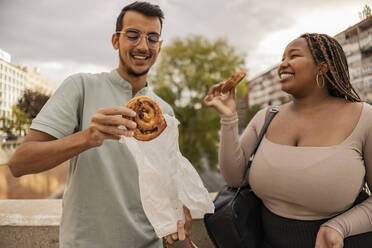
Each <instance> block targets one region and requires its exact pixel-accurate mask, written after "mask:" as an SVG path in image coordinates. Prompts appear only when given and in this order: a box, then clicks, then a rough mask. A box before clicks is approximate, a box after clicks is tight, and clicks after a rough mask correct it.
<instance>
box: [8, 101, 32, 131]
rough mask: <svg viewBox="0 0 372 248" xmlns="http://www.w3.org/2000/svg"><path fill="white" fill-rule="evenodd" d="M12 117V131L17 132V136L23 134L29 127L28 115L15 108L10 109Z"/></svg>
mask: <svg viewBox="0 0 372 248" xmlns="http://www.w3.org/2000/svg"><path fill="white" fill-rule="evenodd" d="M12 117H13V122H14V129H15V130H16V131H17V132H18V135H22V134H25V133H26V131H27V130H28V128H29V126H30V125H31V121H32V119H31V118H30V116H29V115H28V114H26V113H25V112H23V111H22V110H20V109H19V108H17V107H16V106H13V107H12Z"/></svg>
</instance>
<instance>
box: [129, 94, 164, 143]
mask: <svg viewBox="0 0 372 248" xmlns="http://www.w3.org/2000/svg"><path fill="white" fill-rule="evenodd" d="M125 107H127V108H130V109H132V110H134V111H135V112H136V113H137V115H136V116H135V117H132V118H131V119H132V120H133V121H135V122H136V123H137V127H136V128H135V129H134V130H133V131H134V138H136V139H137V140H142V141H148V140H152V139H154V138H156V137H158V136H159V135H160V134H161V133H162V132H163V130H164V129H165V128H166V127H167V123H166V121H165V119H164V116H163V113H162V111H161V109H160V107H159V105H158V104H157V103H156V102H155V101H154V100H153V99H151V98H150V97H147V96H138V97H135V98H133V99H131V100H130V101H129V102H128V103H127V104H125Z"/></svg>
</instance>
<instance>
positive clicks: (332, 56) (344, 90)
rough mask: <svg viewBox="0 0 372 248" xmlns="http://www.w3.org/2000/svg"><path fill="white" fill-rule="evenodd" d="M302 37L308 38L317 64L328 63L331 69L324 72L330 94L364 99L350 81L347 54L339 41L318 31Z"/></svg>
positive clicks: (355, 100) (353, 99) (357, 100)
mask: <svg viewBox="0 0 372 248" xmlns="http://www.w3.org/2000/svg"><path fill="white" fill-rule="evenodd" d="M300 38H305V39H306V41H307V44H308V46H309V48H310V51H311V54H312V55H313V59H314V61H315V64H317V65H318V64H319V63H321V62H325V63H327V65H328V68H329V70H328V71H327V72H326V73H325V74H324V80H325V83H326V85H327V88H328V92H329V94H330V95H332V96H335V97H342V98H346V99H347V100H349V101H352V102H360V101H362V100H361V99H360V97H359V95H358V93H356V91H355V89H354V88H353V86H352V85H351V83H350V76H349V69H348V66H347V60H346V56H345V53H344V50H343V49H342V47H341V45H340V44H339V43H338V41H337V40H336V39H334V38H332V37H330V36H328V35H326V34H317V33H306V34H303V35H301V36H300Z"/></svg>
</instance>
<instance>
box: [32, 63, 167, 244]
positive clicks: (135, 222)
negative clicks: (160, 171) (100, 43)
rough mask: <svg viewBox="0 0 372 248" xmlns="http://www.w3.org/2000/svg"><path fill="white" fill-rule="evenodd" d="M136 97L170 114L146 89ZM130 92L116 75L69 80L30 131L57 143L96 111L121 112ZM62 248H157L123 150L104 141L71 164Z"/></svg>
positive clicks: (129, 160) (135, 176) (122, 146)
mask: <svg viewBox="0 0 372 248" xmlns="http://www.w3.org/2000/svg"><path fill="white" fill-rule="evenodd" d="M137 95H146V96H149V97H152V98H153V99H155V100H156V101H157V102H158V103H159V105H160V107H161V108H162V111H163V112H164V113H167V114H170V115H174V114H173V110H172V108H171V107H170V106H169V105H168V104H167V103H166V102H164V101H163V100H162V99H160V98H159V97H158V96H156V95H155V93H154V92H153V91H152V90H151V89H150V88H149V87H145V88H143V89H141V90H140V91H139V92H138V93H137ZM131 98H132V86H131V85H130V84H129V83H128V82H127V81H125V80H124V79H123V78H122V77H121V76H120V75H119V74H118V72H117V71H116V70H113V71H111V72H110V73H99V74H83V73H82V74H76V75H72V76H70V77H68V78H67V79H66V80H65V81H64V82H63V83H62V85H61V86H60V87H59V88H58V89H57V91H56V92H55V94H54V95H53V96H52V97H51V98H50V99H49V101H48V102H47V103H46V104H45V106H44V107H43V109H42V110H41V111H40V113H39V114H38V116H37V117H36V118H35V119H34V120H33V122H32V125H31V128H32V129H36V130H39V131H42V132H45V133H48V134H50V135H52V136H54V137H56V138H58V139H59V138H62V137H65V136H68V135H70V134H73V133H75V132H78V131H81V130H84V129H86V128H87V127H89V124H90V120H91V117H92V115H93V114H95V113H96V111H97V110H98V109H99V108H109V107H114V106H123V105H125V104H126V103H127V102H128V101H129V100H130V99H131ZM60 247H62V248H78V247H86V248H95V247H97V248H98V247H99V248H109V247H123V248H137V247H138V248H140V247H141V248H145V247H146V248H152V247H154V248H155V247H156V248H160V247H162V244H161V240H159V239H158V238H157V236H156V235H155V232H154V229H153V227H152V226H151V224H150V223H149V221H148V219H147V217H146V215H145V213H144V211H143V208H142V204H141V200H140V193H139V184H138V171H137V165H136V162H135V161H134V159H133V157H132V155H131V153H130V152H129V150H128V148H127V147H126V145H125V144H121V143H119V142H118V141H115V140H105V141H104V143H103V145H102V146H100V147H96V148H92V149H89V150H87V151H85V152H83V153H80V154H79V155H78V156H76V157H74V158H72V159H71V160H70V168H69V172H68V178H67V182H66V188H65V192H64V196H63V213H62V220H61V226H60Z"/></svg>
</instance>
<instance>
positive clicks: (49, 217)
mask: <svg viewBox="0 0 372 248" xmlns="http://www.w3.org/2000/svg"><path fill="white" fill-rule="evenodd" d="M61 212H62V202H61V200H0V237H1V238H0V247H1V248H3V247H4V248H5V247H6V248H19V247H22V248H35V247H38V248H58V244H59V243H58V232H59V222H60V218H61ZM192 224H193V229H192V236H191V239H192V240H193V242H194V243H195V244H196V245H197V247H198V248H213V247H214V246H213V244H212V243H211V241H210V240H209V238H208V235H207V232H206V230H205V227H204V222H203V220H193V223H192ZM172 247H174V248H181V247H185V244H183V243H182V242H178V244H175V245H172V246H169V248H172Z"/></svg>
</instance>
